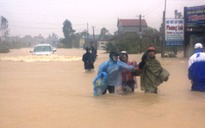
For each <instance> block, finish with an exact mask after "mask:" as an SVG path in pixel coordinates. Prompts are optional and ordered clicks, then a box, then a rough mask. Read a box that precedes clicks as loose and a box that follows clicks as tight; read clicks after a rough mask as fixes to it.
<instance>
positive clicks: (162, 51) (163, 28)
mask: <svg viewBox="0 0 205 128" xmlns="http://www.w3.org/2000/svg"><path fill="white" fill-rule="evenodd" d="M166 6H167V0H165V4H164V11H163V23H162V38H163V39H162V44H161V57H164V44H165V20H166Z"/></svg>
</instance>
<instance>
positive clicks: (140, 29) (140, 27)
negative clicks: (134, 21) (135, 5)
mask: <svg viewBox="0 0 205 128" xmlns="http://www.w3.org/2000/svg"><path fill="white" fill-rule="evenodd" d="M139 39H140V40H139V41H140V42H139V43H140V53H142V15H139Z"/></svg>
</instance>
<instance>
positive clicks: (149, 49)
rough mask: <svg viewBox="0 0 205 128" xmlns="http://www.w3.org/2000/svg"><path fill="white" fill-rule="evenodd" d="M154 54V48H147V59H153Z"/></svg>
mask: <svg viewBox="0 0 205 128" xmlns="http://www.w3.org/2000/svg"><path fill="white" fill-rule="evenodd" d="M155 54H156V49H155V47H149V48H148V49H147V55H148V57H149V58H154V57H155Z"/></svg>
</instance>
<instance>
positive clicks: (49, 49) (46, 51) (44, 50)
mask: <svg viewBox="0 0 205 128" xmlns="http://www.w3.org/2000/svg"><path fill="white" fill-rule="evenodd" d="M30 52H31V53H32V54H33V55H52V54H53V53H54V52H56V49H55V48H54V47H53V46H51V45H50V44H38V45H36V46H35V47H34V49H33V50H30Z"/></svg>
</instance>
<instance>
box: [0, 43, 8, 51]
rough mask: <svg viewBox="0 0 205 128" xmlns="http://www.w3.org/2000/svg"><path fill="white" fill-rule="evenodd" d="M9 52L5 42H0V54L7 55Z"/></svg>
mask: <svg viewBox="0 0 205 128" xmlns="http://www.w3.org/2000/svg"><path fill="white" fill-rule="evenodd" d="M9 51H10V50H9V46H8V44H7V43H6V42H0V53H8V52H9Z"/></svg>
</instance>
